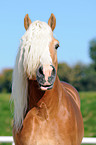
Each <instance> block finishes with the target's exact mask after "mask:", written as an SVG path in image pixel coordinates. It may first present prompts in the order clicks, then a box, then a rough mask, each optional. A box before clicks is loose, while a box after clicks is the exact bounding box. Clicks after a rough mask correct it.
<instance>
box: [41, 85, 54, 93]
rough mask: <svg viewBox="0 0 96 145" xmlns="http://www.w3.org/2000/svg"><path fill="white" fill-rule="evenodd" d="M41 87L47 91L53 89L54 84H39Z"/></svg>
mask: <svg viewBox="0 0 96 145" xmlns="http://www.w3.org/2000/svg"><path fill="white" fill-rule="evenodd" d="M39 86H40V89H41V90H43V91H46V90H50V89H52V87H53V84H50V85H49V84H48V85H41V84H39Z"/></svg>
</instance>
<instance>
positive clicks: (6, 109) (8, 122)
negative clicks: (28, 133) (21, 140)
mask: <svg viewBox="0 0 96 145" xmlns="http://www.w3.org/2000/svg"><path fill="white" fill-rule="evenodd" d="M9 100H10V94H0V136H11V135H12V118H13V117H12V113H11V111H10V102H9Z"/></svg>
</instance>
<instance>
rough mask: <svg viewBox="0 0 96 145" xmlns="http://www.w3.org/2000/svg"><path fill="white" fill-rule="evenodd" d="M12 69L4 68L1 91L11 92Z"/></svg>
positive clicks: (0, 83)
mask: <svg viewBox="0 0 96 145" xmlns="http://www.w3.org/2000/svg"><path fill="white" fill-rule="evenodd" d="M12 72H13V70H12V69H4V70H3V72H2V74H1V75H0V92H11V86H12V85H11V84H12Z"/></svg>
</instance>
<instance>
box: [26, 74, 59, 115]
mask: <svg viewBox="0 0 96 145" xmlns="http://www.w3.org/2000/svg"><path fill="white" fill-rule="evenodd" d="M59 83H60V81H59V79H58V76H56V80H55V82H54V85H53V88H52V89H50V90H47V91H41V90H40V88H39V85H38V83H37V81H34V80H29V81H28V94H29V95H28V100H29V105H28V106H29V110H30V109H32V108H33V107H42V104H43V106H45V107H46V108H47V110H48V111H49V112H51V113H52V112H53V111H54V110H56V109H57V108H58V102H59V93H58V92H59V91H60V90H59V86H60V84H59ZM54 113H55V111H54Z"/></svg>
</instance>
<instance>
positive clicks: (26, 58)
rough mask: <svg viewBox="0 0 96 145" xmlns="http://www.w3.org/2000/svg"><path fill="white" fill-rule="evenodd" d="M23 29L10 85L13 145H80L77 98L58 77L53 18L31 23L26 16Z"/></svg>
mask: <svg viewBox="0 0 96 145" xmlns="http://www.w3.org/2000/svg"><path fill="white" fill-rule="evenodd" d="M24 26H25V29H26V32H25V34H24V35H23V36H22V38H21V42H20V47H19V50H18V54H17V57H16V63H15V68H14V72H13V83H12V97H13V101H14V123H13V137H14V142H15V145H80V144H81V141H82V138H83V134H84V128H83V119H82V115H81V112H80V99H79V94H78V92H77V91H76V89H75V88H74V87H72V86H71V85H70V84H68V83H65V82H60V80H59V78H58V76H57V66H58V63H57V49H58V47H59V41H58V40H56V39H55V38H54V37H53V30H54V29H55V26H56V18H55V16H54V14H51V16H50V18H49V20H48V24H47V23H45V22H41V21H35V22H33V23H32V22H31V20H30V18H29V16H28V14H27V15H26V16H25V18H24Z"/></svg>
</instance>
